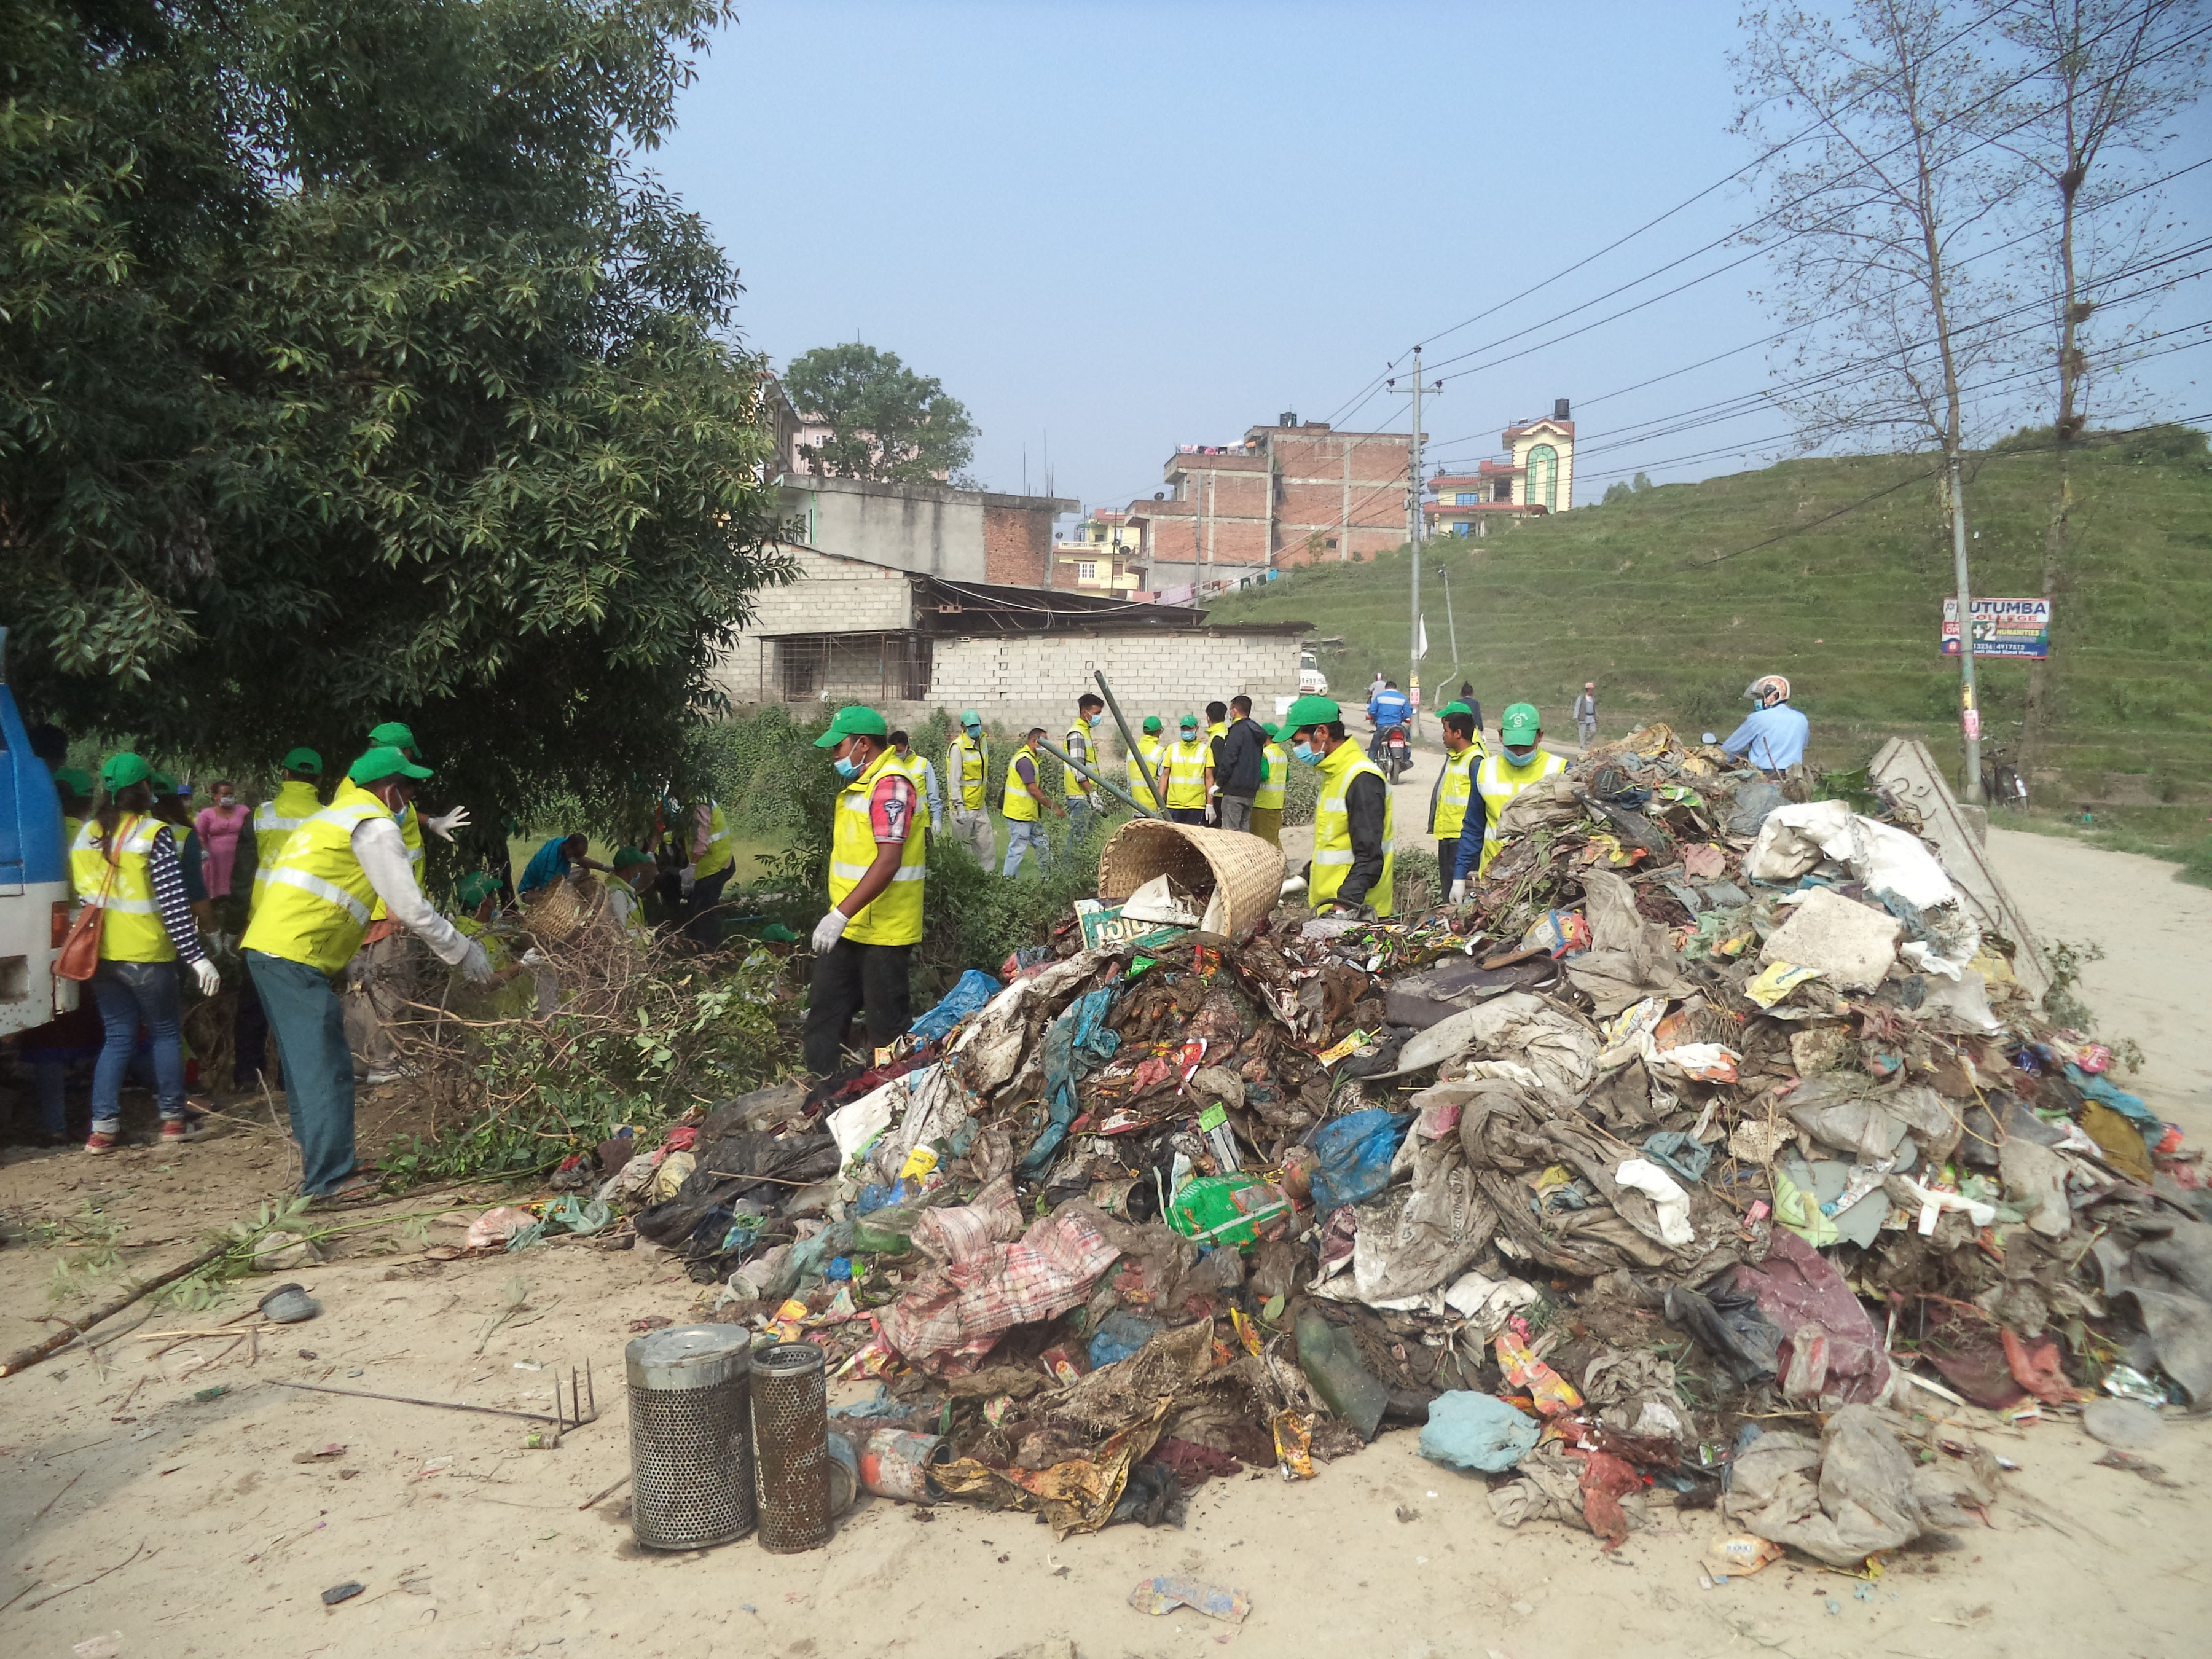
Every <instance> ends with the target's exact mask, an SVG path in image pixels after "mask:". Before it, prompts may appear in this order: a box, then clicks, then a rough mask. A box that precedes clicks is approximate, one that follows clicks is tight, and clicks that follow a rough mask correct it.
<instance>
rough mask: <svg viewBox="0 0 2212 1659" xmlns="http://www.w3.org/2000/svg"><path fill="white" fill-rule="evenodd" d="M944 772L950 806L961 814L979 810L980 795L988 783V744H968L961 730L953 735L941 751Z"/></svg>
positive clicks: (989, 762)
mask: <svg viewBox="0 0 2212 1659" xmlns="http://www.w3.org/2000/svg"><path fill="white" fill-rule="evenodd" d="M945 770H946V771H947V772H949V773H950V774H951V776H950V777H948V778H946V779H945V785H946V787H947V788H948V789H949V790H950V791H951V796H952V802H953V805H956V806H957V807H959V808H960V809H961V811H964V812H980V811H982V810H983V808H984V804H985V803H984V799H983V792H984V790H986V789H987V788H988V787H990V782H991V746H990V744H987V743H975V742H971V741H970V740H969V736H968V733H967V732H965V731H964V730H963V731H959V732H954V733H953V734H952V744H951V747H950V748H948V749H947V750H945Z"/></svg>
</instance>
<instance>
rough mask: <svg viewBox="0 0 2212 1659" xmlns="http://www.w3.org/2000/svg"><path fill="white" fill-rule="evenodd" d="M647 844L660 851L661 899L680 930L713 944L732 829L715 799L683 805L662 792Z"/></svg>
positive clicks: (733, 855)
mask: <svg viewBox="0 0 2212 1659" xmlns="http://www.w3.org/2000/svg"><path fill="white" fill-rule="evenodd" d="M651 845H652V847H653V850H654V852H655V853H657V854H659V859H660V862H661V871H660V877H659V891H660V896H661V901H662V902H663V903H665V905H666V906H667V907H668V909H669V913H670V914H671V915H673V916H674V917H675V919H676V921H677V922H678V925H679V926H681V927H682V928H683V929H684V937H685V938H686V939H690V940H691V941H692V942H693V943H694V944H697V945H705V946H707V947H708V949H710V950H711V949H713V948H714V947H715V946H717V945H720V944H721V942H722V917H721V911H720V904H721V902H722V890H723V889H724V888H725V887H726V886H728V885H729V884H730V878H731V877H732V875H733V874H735V873H736V871H737V859H738V836H737V831H736V830H734V829H732V828H731V827H730V820H729V815H728V814H727V813H726V812H724V811H722V804H721V803H720V801H717V800H704V801H700V802H697V803H696V804H694V805H689V806H687V805H684V803H683V802H681V801H679V800H678V799H677V798H676V797H675V796H673V795H668V796H665V797H663V798H662V799H661V802H660V806H659V811H657V813H656V814H655V816H654V818H653V836H652V841H651Z"/></svg>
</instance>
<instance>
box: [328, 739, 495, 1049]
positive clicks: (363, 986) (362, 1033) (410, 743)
mask: <svg viewBox="0 0 2212 1659" xmlns="http://www.w3.org/2000/svg"><path fill="white" fill-rule="evenodd" d="M368 746H369V748H370V749H372V750H375V749H397V750H398V751H399V752H400V753H401V754H403V755H404V756H405V757H407V759H408V761H409V762H410V763H412V764H414V765H416V766H422V765H425V764H426V763H425V762H424V760H423V758H422V749H421V747H420V746H419V745H418V744H416V741H415V732H414V728H412V727H411V726H408V725H407V724H406V722H404V720H386V721H385V722H384V723H383V724H382V725H380V726H374V727H372V728H371V729H370V731H369V734H368ZM392 816H393V817H394V818H395V819H396V820H397V821H398V825H399V839H400V842H401V843H402V844H403V845H404V847H405V848H406V849H407V867H408V871H409V872H410V874H411V875H412V876H413V877H414V878H415V884H416V887H418V888H419V887H421V886H422V867H423V865H422V861H423V852H422V832H423V830H425V829H430V830H433V831H435V833H436V834H437V836H438V837H439V839H440V840H441V841H443V842H447V844H448V845H451V844H452V842H453V831H454V830H456V829H466V828H467V827H468V823H469V809H468V808H467V807H465V806H456V807H454V808H453V809H452V810H451V811H446V812H441V813H437V814H435V815H432V816H427V817H426V816H425V815H424V814H423V812H422V808H421V807H420V806H418V805H416V804H415V803H414V802H412V801H410V802H408V803H407V804H406V805H404V807H403V808H402V809H401V810H400V811H398V812H395V813H394V814H393V815H392ZM348 978H349V988H348V994H347V996H346V999H345V1014H346V1030H347V1032H348V1034H349V1038H350V1040H351V1042H352V1044H353V1051H354V1061H355V1070H356V1073H357V1074H358V1075H360V1076H361V1077H362V1079H363V1080H364V1081H366V1082H367V1083H368V1084H369V1085H371V1086H372V1087H374V1086H376V1085H381V1084H386V1083H396V1082H398V1080H399V1079H402V1078H404V1077H410V1076H412V1075H413V1073H412V1071H411V1069H410V1067H409V1066H407V1065H406V1063H405V1062H404V1060H402V1059H401V1058H400V1054H399V1049H398V1045H397V1044H396V1043H395V1042H393V1041H392V1027H393V1026H394V1025H396V1024H398V1023H399V1022H400V1021H401V1020H403V1019H404V1018H406V1017H407V1005H408V1004H409V1003H410V1001H412V1000H414V998H415V994H416V991H417V990H418V989H420V988H421V987H418V986H417V985H416V983H415V982H414V974H413V970H412V969H411V967H410V963H409V959H408V955H407V945H406V941H405V940H404V939H401V938H400V936H399V926H398V923H397V922H395V921H392V918H391V917H390V916H389V915H386V914H385V908H384V902H383V901H382V900H381V899H379V900H378V901H377V902H376V903H375V904H374V905H372V906H371V907H370V908H369V913H368V928H367V930H366V931H364V932H363V933H362V937H361V952H360V955H359V957H357V958H356V961H355V962H354V963H353V964H352V966H351V967H350V969H349V970H348Z"/></svg>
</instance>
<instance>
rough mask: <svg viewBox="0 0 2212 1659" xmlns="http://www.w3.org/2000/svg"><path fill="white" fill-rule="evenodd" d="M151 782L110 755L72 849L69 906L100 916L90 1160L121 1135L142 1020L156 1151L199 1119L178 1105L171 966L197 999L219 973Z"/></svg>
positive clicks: (181, 1098)
mask: <svg viewBox="0 0 2212 1659" xmlns="http://www.w3.org/2000/svg"><path fill="white" fill-rule="evenodd" d="M153 775H154V769H153V768H152V767H150V766H149V765H148V764H147V763H146V762H145V760H144V759H143V757H140V756H137V755H134V754H131V752H129V751H128V750H125V751H124V752H122V753H120V754H115V755H110V756H109V757H107V759H106V762H105V763H103V764H102V765H101V767H100V803H99V806H98V808H97V810H96V811H94V813H93V815H92V816H91V817H88V818H87V819H85V820H84V822H83V823H81V824H80V825H79V826H78V827H77V832H76V837H75V838H74V839H73V840H72V841H71V842H70V881H71V884H72V885H74V887H75V888H76V897H77V902H79V903H80V904H88V905H92V906H94V907H96V908H98V909H99V911H100V966H99V968H98V969H96V970H95V971H94V974H93V976H92V994H93V999H94V1001H95V1002H97V1003H98V1004H99V1006H100V1030H101V1036H102V1041H101V1045H100V1058H99V1060H97V1061H95V1062H94V1066H93V1072H92V1134H91V1137H90V1138H89V1139H87V1140H86V1142H85V1143H84V1149H85V1151H86V1152H91V1153H93V1154H94V1155H98V1154H100V1153H104V1152H112V1151H114V1150H115V1145H116V1142H117V1141H118V1139H120V1137H121V1135H122V1132H123V1104H122V1096H123V1074H124V1073H125V1071H126V1070H127V1069H128V1068H129V1066H130V1065H131V1054H133V1053H134V1052H136V1051H137V1047H138V1024H139V1022H140V1021H141V1020H143V1021H144V1022H145V1024H146V1029H147V1030H148V1032H149V1034H150V1035H151V1036H152V1038H153V1045H154V1091H155V1100H156V1101H157V1103H159V1105H160V1108H161V1144H162V1145H163V1146H172V1145H175V1146H181V1145H182V1144H183V1143H184V1142H185V1141H187V1140H191V1139H194V1138H195V1137H196V1135H197V1128H198V1126H197V1117H199V1116H203V1115H204V1114H195V1113H194V1112H192V1111H191V1109H190V1107H188V1106H187V1105H186V1103H185V1051H184V1040H183V1037H182V1036H181V1034H180V1032H179V1029H178V1023H177V1022H178V1015H179V995H178V990H179V987H178V981H177V963H179V961H183V962H185V963H188V964H190V966H191V970H192V977H193V979H194V980H195V981H196V982H197V984H198V986H199V988H200V991H201V994H203V995H205V996H213V995H214V994H216V992H218V991H220V990H221V989H222V975H221V974H219V973H217V972H216V966H215V963H212V962H210V961H209V960H208V957H207V951H206V950H205V949H204V947H203V946H202V945H201V944H200V935H199V929H198V928H197V927H194V926H193V924H192V911H191V901H190V900H189V899H187V898H186V897H185V878H184V872H183V871H182V870H181V869H180V868H179V864H178V860H177V842H176V836H175V835H174V833H173V831H172V830H171V829H170V827H169V826H168V825H167V824H166V823H162V822H161V819H159V818H157V817H155V816H154V791H153V787H152V785H151V783H150V781H149V780H150V779H151V778H152V777H153Z"/></svg>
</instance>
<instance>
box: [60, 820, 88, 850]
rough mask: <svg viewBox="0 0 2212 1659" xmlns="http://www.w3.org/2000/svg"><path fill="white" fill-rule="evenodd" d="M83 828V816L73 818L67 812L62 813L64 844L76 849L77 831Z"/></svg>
mask: <svg viewBox="0 0 2212 1659" xmlns="http://www.w3.org/2000/svg"><path fill="white" fill-rule="evenodd" d="M83 828H84V820H83V819H82V818H73V817H70V816H69V815H68V814H67V813H64V814H63V815H62V844H63V845H64V846H65V847H67V848H70V849H71V850H72V851H74V850H75V849H76V832H77V831H78V830H80V829H83Z"/></svg>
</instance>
